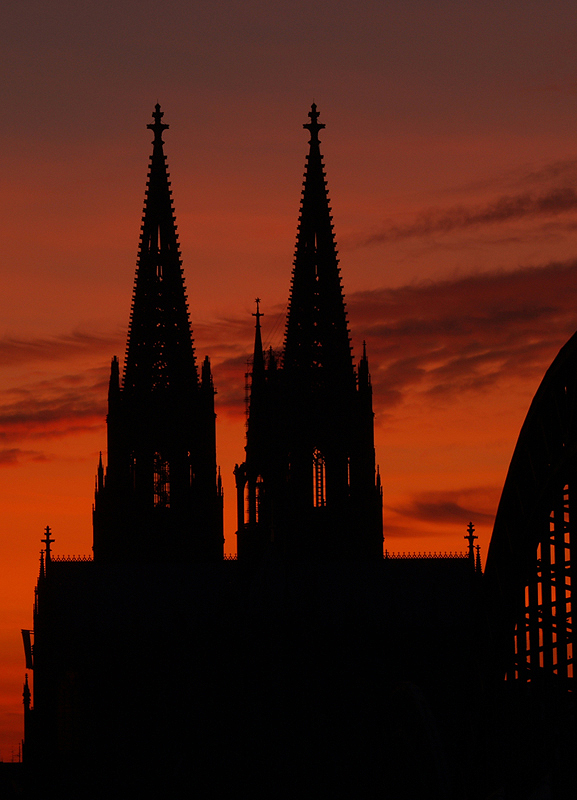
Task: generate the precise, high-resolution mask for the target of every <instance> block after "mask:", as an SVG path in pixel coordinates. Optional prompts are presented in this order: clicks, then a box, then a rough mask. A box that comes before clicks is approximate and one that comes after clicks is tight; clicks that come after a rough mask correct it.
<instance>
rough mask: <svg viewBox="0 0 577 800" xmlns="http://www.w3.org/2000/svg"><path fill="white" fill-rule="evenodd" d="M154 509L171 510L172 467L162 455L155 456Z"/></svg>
mask: <svg viewBox="0 0 577 800" xmlns="http://www.w3.org/2000/svg"><path fill="white" fill-rule="evenodd" d="M154 507H155V508H170V466H169V463H168V461H166V460H165V459H163V457H162V456H161V455H160V453H155V454H154Z"/></svg>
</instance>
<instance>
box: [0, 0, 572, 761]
mask: <svg viewBox="0 0 577 800" xmlns="http://www.w3.org/2000/svg"><path fill="white" fill-rule="evenodd" d="M576 28H577V9H576V8H575V7H574V4H572V3H570V2H557V0H550V2H547V3H545V2H544V1H543V0H539V2H531V0H524V2H510V0H501V1H500V2H482V3H481V2H468V3H460V4H457V3H455V2H452V0H438V2H436V3H424V2H422V1H421V0H402V2H401V1H400V0H399V1H396V0H392V2H389V3H387V4H386V7H385V6H384V4H383V3H382V2H376V0H375V2H372V1H371V0H367V2H364V3H363V4H362V7H359V6H358V4H355V3H353V2H352V0H351V1H350V2H349V0H343V1H342V2H338V3H337V2H329V1H328V0H325V2H322V1H321V2H319V3H316V4H313V5H312V6H311V4H310V3H304V2H300V0H296V2H291V3H288V2H284V1H282V2H276V3H274V4H271V3H265V2H264V0H262V1H261V0H245V2H242V3H240V2H238V3H237V2H231V1H230V0H227V1H225V0H221V2H214V3H212V4H211V5H210V8H209V7H208V6H206V5H205V4H204V3H195V2H184V0H165V1H164V2H162V3H161V2H159V1H158V0H139V1H138V2H136V0H125V1H124V2H122V3H120V4H113V3H109V2H102V1H101V2H99V3H96V2H92V1H89V2H87V3H83V4H82V7H80V6H79V4H77V3H73V2H71V1H70V2H68V1H63V0H55V2H54V3H50V4H46V3H41V2H39V0H23V1H22V2H21V3H19V4H18V7H17V8H16V7H12V8H9V9H5V10H4V13H3V25H2V29H1V30H0V37H1V38H2V42H1V45H2V47H1V50H0V52H2V63H3V70H4V81H3V88H2V109H3V118H4V124H3V126H2V133H1V136H2V140H3V147H2V152H3V156H2V170H0V203H1V214H0V235H1V237H2V245H3V247H2V253H3V257H2V259H0V272H1V279H2V284H1V286H2V291H1V292H0V476H1V477H2V480H1V481H0V509H1V513H2V530H1V531H0V570H1V573H0V578H1V580H0V604H1V606H0V607H1V608H2V611H3V613H2V615H1V617H0V758H3V759H4V760H9V759H10V758H11V756H12V752H13V751H15V750H17V746H18V741H19V739H20V738H21V735H22V727H21V718H22V714H21V687H22V681H23V677H24V658H23V652H22V646H21V642H20V633H19V631H20V628H22V627H28V626H30V625H31V620H32V615H31V608H32V599H33V588H34V582H35V578H36V573H37V569H38V555H39V550H40V546H41V545H40V539H41V538H42V531H43V528H44V526H45V525H46V524H50V525H51V527H52V528H53V531H54V536H55V539H56V543H55V550H56V552H57V553H67V554H68V553H70V554H83V553H89V552H90V546H91V513H90V511H91V501H92V491H93V481H94V473H95V468H96V463H97V459H98V452H99V450H100V449H103V448H104V447H105V429H104V415H105V400H106V382H107V376H108V368H109V363H110V358H111V357H112V356H113V355H115V354H117V355H119V356H121V357H122V356H123V354H124V344H125V337H126V330H127V324H128V314H129V308H130V299H131V291H132V281H133V277H134V268H135V259H136V250H137V244H138V234H139V226H140V216H141V212H142V203H143V198H144V185H145V179H146V171H147V161H148V156H149V154H150V152H151V145H150V139H151V135H150V132H149V131H147V130H146V128H145V126H146V124H147V123H148V122H149V121H150V114H151V112H152V110H153V106H154V103H155V102H156V101H157V100H159V101H160V102H161V104H162V107H163V110H164V111H165V121H166V122H168V123H169V124H170V130H169V131H168V132H167V133H166V135H165V141H166V153H167V156H168V161H169V166H170V169H171V173H172V181H173V192H174V201H175V209H176V215H177V221H178V224H179V232H180V241H181V248H182V254H183V260H184V268H185V276H186V282H187V288H188V294H189V300H190V308H191V319H192V325H193V330H194V335H195V340H196V344H197V351H198V355H199V356H200V357H204V355H205V354H208V355H210V357H211V360H212V362H213V371H214V379H215V384H216V387H217V390H218V394H217V397H216V401H217V412H218V423H217V424H218V428H217V437H218V438H217V444H218V453H219V456H218V457H219V463H220V465H221V468H222V472H223V477H224V480H225V491H226V496H225V504H226V535H227V550H228V551H233V550H234V547H235V544H234V523H235V520H234V487H233V480H232V469H233V467H234V463H235V462H237V461H241V460H242V458H243V445H244V441H243V437H244V419H243V408H244V403H243V393H244V389H243V386H244V371H245V365H246V358H247V355H248V354H249V352H250V349H251V344H252V325H253V322H254V319H253V318H252V316H251V313H252V311H253V310H254V304H253V301H254V298H255V297H256V296H257V295H258V296H260V297H261V299H262V310H263V311H264V313H265V317H264V318H263V334H264V338H265V344H271V345H272V346H274V347H280V346H281V344H282V335H283V330H284V318H283V315H284V309H285V306H286V301H287V298H288V291H289V280H290V270H291V264H292V256H293V250H294V240H295V233H296V225H297V214H298V204H299V197H300V184H301V179H302V172H303V167H304V157H305V154H306V151H307V139H308V136H307V134H306V132H305V131H303V130H302V127H301V126H302V123H303V122H305V121H306V120H307V116H306V115H307V112H308V110H309V106H310V103H311V101H312V100H313V99H314V100H315V101H316V102H317V104H318V106H319V111H320V113H321V118H320V119H321V121H322V122H324V123H326V125H327V128H326V130H325V131H323V133H322V137H321V139H322V144H321V149H322V152H323V154H324V156H325V163H326V168H327V176H328V181H329V192H330V197H331V202H332V207H333V213H334V222H335V230H336V235H337V241H338V245H339V249H340V257H341V267H342V273H343V283H344V288H345V293H346V298H347V304H348V309H349V317H350V323H351V330H352V336H353V344H354V349H355V353H356V354H357V356H358V355H359V353H360V348H361V343H362V341H363V339H366V341H367V348H368V354H369V361H370V365H371V372H372V377H373V386H374V389H375V411H376V435H377V459H378V462H379V463H380V467H381V474H382V478H383V487H384V505H385V532H386V536H387V540H386V546H387V547H388V549H390V550H401V551H402V550H423V549H426V550H435V549H437V550H439V549H442V550H445V549H462V547H463V546H464V541H463V536H464V535H465V529H466V525H467V523H468V522H469V520H472V521H473V522H474V523H475V525H476V527H477V532H478V533H479V535H480V542H481V544H482V546H483V552H484V553H485V554H486V549H487V545H488V540H489V536H490V531H491V524H492V519H493V516H494V513H495V509H496V505H497V502H498V498H499V493H500V489H501V487H502V484H503V481H504V478H505V474H506V470H507V465H508V461H509V458H510V456H511V454H512V451H513V448H514V445H515V441H516V437H517V434H518V431H519V429H520V426H521V423H522V421H523V418H524V415H525V413H526V411H527V409H528V406H529V402H530V400H531V397H532V396H533V394H534V392H535V391H536V389H537V386H538V384H539V381H540V380H541V377H542V375H543V373H544V371H545V369H546V367H547V365H548V364H549V363H550V361H551V360H552V358H553V357H554V355H555V354H556V352H557V350H558V349H559V347H560V346H561V345H562V344H563V343H564V341H565V340H566V339H567V338H568V337H569V336H570V335H571V334H572V333H573V332H574V330H575V329H576V328H577V226H576V223H575V220H576V219H577V137H576V136H575V133H574V131H575V129H576V128H577V103H576V98H575V95H576V93H577V64H576V63H575V48H574V40H575V33H576Z"/></svg>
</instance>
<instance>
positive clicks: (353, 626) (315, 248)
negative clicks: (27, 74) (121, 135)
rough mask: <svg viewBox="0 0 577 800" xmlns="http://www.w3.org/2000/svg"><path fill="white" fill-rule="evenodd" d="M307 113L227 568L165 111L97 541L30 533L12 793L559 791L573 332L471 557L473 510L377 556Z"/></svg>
mask: <svg viewBox="0 0 577 800" xmlns="http://www.w3.org/2000/svg"><path fill="white" fill-rule="evenodd" d="M308 116H309V121H308V122H307V123H306V124H305V125H304V128H305V129H306V130H307V131H308V133H309V135H310V140H309V153H308V156H307V161H306V167H305V174H304V183H303V192H302V199H301V209H300V217H299V222H298V233H297V242H296V251H295V257H294V267H293V272H292V282H291V293H290V300H289V308H288V315H287V322H286V332H285V339H284V346H283V351H282V354H279V353H276V352H273V351H272V350H268V351H264V350H263V344H262V337H261V324H260V319H261V317H262V312H261V308H260V301H258V300H257V303H256V312H255V314H254V316H255V341H254V353H253V357H252V368H251V372H250V397H249V404H248V419H247V435H246V447H245V454H244V456H243V458H242V459H239V460H240V461H241V463H239V464H237V466H236V467H235V479H236V491H237V496H236V504H237V519H238V530H237V541H238V557H237V558H236V559H231V558H226V557H225V556H224V552H223V543H224V539H223V492H222V486H221V480H220V472H219V469H218V466H217V454H216V437H215V405H214V394H215V390H214V386H213V380H212V375H211V367H210V362H209V359H208V357H206V358H205V359H204V361H203V362H202V365H201V366H200V368H199V364H198V362H197V357H196V354H195V350H194V346H193V339H192V332H191V325H190V320H189V312H188V305H187V298H186V290H185V284H184V277H183V270H182V263H181V257H180V251H179V244H178V237H177V232H176V223H175V214H174V209H173V204H172V195H171V189H170V182H169V175H168V171H167V162H166V157H165V155H164V149H163V145H164V142H163V138H162V137H163V134H164V131H165V130H166V129H167V128H168V125H166V124H165V123H164V122H163V121H162V120H163V112H162V111H161V110H160V106H159V105H158V104H157V105H156V108H155V111H154V113H153V120H154V121H153V123H152V124H150V125H148V128H149V129H150V130H151V131H152V133H153V136H154V139H153V150H152V156H151V160H150V166H149V173H148V183H147V190H146V197H145V203H144V214H143V221H142V228H141V238H140V248H139V254H138V262H137V270H136V279H135V284H134V295H133V300H132V309H131V314H130V323H129V330H128V341H127V346H126V356H125V359H124V364H123V367H122V369H121V366H120V363H119V361H118V359H117V358H116V357H115V358H114V359H113V360H112V366H111V373H110V383H109V391H108V414H107V458H106V464H104V463H103V461H102V458H101V459H100V463H99V464H98V468H97V476H96V491H95V498H94V506H93V531H94V541H93V558H83V559H77V558H68V557H65V556H64V557H63V556H60V557H57V556H55V555H54V553H53V547H52V545H53V542H54V539H53V537H52V532H51V530H50V528H47V529H46V531H45V537H44V539H43V543H44V548H43V550H42V553H41V562H40V574H39V577H38V583H37V586H36V590H35V602H34V625H33V631H24V632H23V633H24V644H25V651H26V666H27V668H28V669H29V670H30V672H31V673H32V676H33V686H32V687H30V686H29V683H28V678H26V683H25V687H24V716H25V741H24V764H25V768H26V772H25V778H26V784H25V788H26V791H27V792H28V794H29V796H30V797H37V796H39V795H41V794H43V795H46V794H49V795H51V796H52V795H54V796H60V797H65V798H68V797H75V798H96V797H98V798H101V797H103V796H112V797H116V796H118V797H129V796H130V797H132V796H143V797H156V796H160V795H162V796H167V797H171V796H181V795H182V794H184V793H186V794H191V795H196V796H198V797H213V796H214V797H217V796H218V797H229V796H232V795H233V794H234V795H237V794H240V795H241V796H242V795H246V796H251V797H267V798H270V797H274V798H276V797H291V798H293V797H300V796H311V797H315V796H325V795H328V796H338V797H373V796H384V797H391V798H393V797H394V798H417V797H427V798H447V799H448V800H450V799H451V798H455V799H456V798H479V799H480V798H489V797H490V796H492V797H503V798H517V797H530V796H535V797H537V796H543V797H545V796H550V797H557V796H559V797H562V796H570V794H567V791H568V790H569V791H570V787H574V785H575V766H574V759H573V760H572V758H571V754H572V753H573V755H574V749H575V743H576V739H575V721H574V715H573V711H572V709H573V707H572V681H573V670H572V658H573V655H572V622H571V606H570V593H571V588H570V586H571V581H570V576H571V559H570V525H569V500H568V499H567V498H568V493H570V488H572V485H573V483H572V481H573V475H574V474H575V475H577V471H576V470H575V465H576V464H577V458H576V455H575V451H576V450H577V448H576V446H575V444H574V443H575V442H577V437H574V438H571V434H572V433H573V432H574V421H573V413H572V412H573V409H577V391H576V390H577V386H575V380H574V377H572V375H573V374H577V366H576V365H577V344H573V345H572V346H571V347H569V351H567V350H566V353H565V357H564V360H563V365H562V369H561V371H560V368H558V369H556V370H554V372H555V375H554V376H553V377H552V378H550V379H548V382H547V383H546V386H545V388H544V389H542V390H540V393H538V397H537V398H536V401H535V402H534V406H532V412H530V418H529V417H528V420H529V422H527V423H526V425H525V427H524V433H522V436H521V438H520V442H519V445H518V453H519V454H518V455H517V451H516V456H515V457H514V460H513V462H512V465H511V470H510V473H509V476H508V479H507V480H508V483H507V484H506V488H505V492H504V495H503V499H502V501H501V506H500V509H499V514H498V517H497V524H496V529H495V534H494V536H493V540H492V543H491V548H490V552H489V558H488V563H487V570H486V573H485V574H484V575H483V574H482V571H481V563H480V557H479V548H478V547H476V546H475V540H476V536H475V534H474V526H473V525H472V524H470V525H469V528H468V535H467V536H466V537H465V538H466V539H467V541H468V548H467V551H466V552H465V553H463V554H445V555H438V556H434V555H419V556H411V555H405V554H403V555H402V556H400V555H395V554H391V553H388V552H383V524H382V490H381V483H380V477H379V472H378V468H377V466H376V462H375V447H374V430H373V416H374V415H373V407H372V389H371V378H370V371H369V360H368V355H367V352H366V348H364V347H363V353H362V355H361V357H360V359H359V361H358V366H356V367H355V363H354V359H353V353H352V347H351V340H350V334H349V326H348V321H347V314H346V308H345V301H344V294H343V288H342V284H341V274H340V268H339V261H338V258H337V250H336V244H335V237H334V232H333V225H332V216H331V209H330V206H329V199H328V192H327V181H326V177H325V172H324V165H323V160H322V156H321V152H320V144H319V143H320V140H319V133H320V132H321V130H322V129H323V128H324V127H325V126H324V125H323V124H322V123H320V122H319V114H318V111H317V108H316V105H314V104H313V105H312V108H311V111H310V113H309V115H308ZM562 352H563V351H562ZM573 367H576V370H575V371H574V372H571V370H572V368H573ZM552 369H553V367H552ZM548 374H549V373H548ZM571 381H572V382H571ZM568 386H569V387H570V391H569V390H568V389H567V387H568ZM551 387H552V388H551ZM552 408H555V409H557V410H556V411H555V412H554V413H555V414H556V416H555V417H554V420H553V422H552V423H551V424H550V425H549V427H547V422H546V420H547V419H550V418H551V417H552V414H553V412H552ZM531 414H532V416H531ZM575 418H577V416H576V417H575ZM543 420H545V422H543ZM568 421H570V424H569V422H568ZM565 423H567V424H565ZM531 426H533V427H531ZM571 426H573V427H571ZM539 437H540V438H539ZM569 450H570V451H571V452H569ZM568 487H570V488H568ZM553 503H554V505H555V509H556V511H555V515H556V516H553V517H552V516H551V508H552V507H553V506H552V504H553ZM537 506H538V508H537ZM536 509H537V510H536ZM551 520H553V521H551ZM562 586H563V587H565V588H562ZM547 598H548V599H547ZM552 631H553V633H552ZM505 677H506V679H505ZM539 787H543V791H545V790H548V791H549V792H550V793H549V794H548V795H546V794H541V795H537V794H535V795H531V794H530V793H531V792H532V791H536V790H537V789H538V788H539Z"/></svg>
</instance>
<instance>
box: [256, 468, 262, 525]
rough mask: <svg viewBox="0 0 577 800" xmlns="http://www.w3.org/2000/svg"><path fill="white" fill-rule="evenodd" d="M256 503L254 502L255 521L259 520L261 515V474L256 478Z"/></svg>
mask: <svg viewBox="0 0 577 800" xmlns="http://www.w3.org/2000/svg"><path fill="white" fill-rule="evenodd" d="M255 488H256V503H255V522H260V521H261V519H262V517H261V514H262V505H263V499H264V484H263V480H262V475H259V476H258V478H257V479H256V487H255Z"/></svg>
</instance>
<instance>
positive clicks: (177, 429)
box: [93, 104, 223, 561]
mask: <svg viewBox="0 0 577 800" xmlns="http://www.w3.org/2000/svg"><path fill="white" fill-rule="evenodd" d="M152 116H153V118H154V123H153V124H150V125H148V126H147V127H148V128H150V129H151V130H152V131H153V133H154V140H153V151H152V157H151V159H150V167H149V173H148V182H147V190H146V197H145V202H144V213H143V220H142V227H141V236H140V248H139V254H138V261H137V269H136V279H135V284H134V294H133V300H132V311H131V316H130V324H129V331H128V341H127V346H126V357H125V363H124V373H123V376H122V380H121V376H120V366H119V362H118V359H117V358H116V357H115V358H114V359H113V360H112V368H111V373H110V384H109V391H108V415H107V425H108V464H107V467H106V471H105V470H104V467H103V465H102V461H101V462H100V464H99V466H98V473H97V479H96V494H95V502H94V513H93V526H94V557H95V559H96V560H97V561H99V560H103V561H104V560H106V561H125V560H128V559H130V560H132V561H158V560H161V561H183V560H184V561H186V560H188V559H193V560H216V559H222V555H223V522H222V488H221V484H220V476H217V467H216V438H215V413H214V388H213V383H212V377H211V371H210V363H209V360H208V357H207V358H206V359H205V361H204V363H203V366H202V370H201V374H200V379H199V374H198V368H197V363H196V356H195V352H194V347H193V340H192V334H191V328H190V320H189V313H188V303H187V298H186V290H185V285H184V278H183V272H182V267H181V263H182V262H181V257H180V252H179V245H178V236H177V232H176V223H175V216H174V210H173V206H172V192H171V189H170V181H169V173H168V171H167V164H166V156H165V155H164V151H163V144H164V143H163V140H162V133H163V131H164V130H165V129H166V128H168V125H166V124H164V123H163V122H162V117H163V112H162V111H161V110H160V106H159V105H158V104H157V105H156V109H155V112H154V114H153V115H152Z"/></svg>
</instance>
